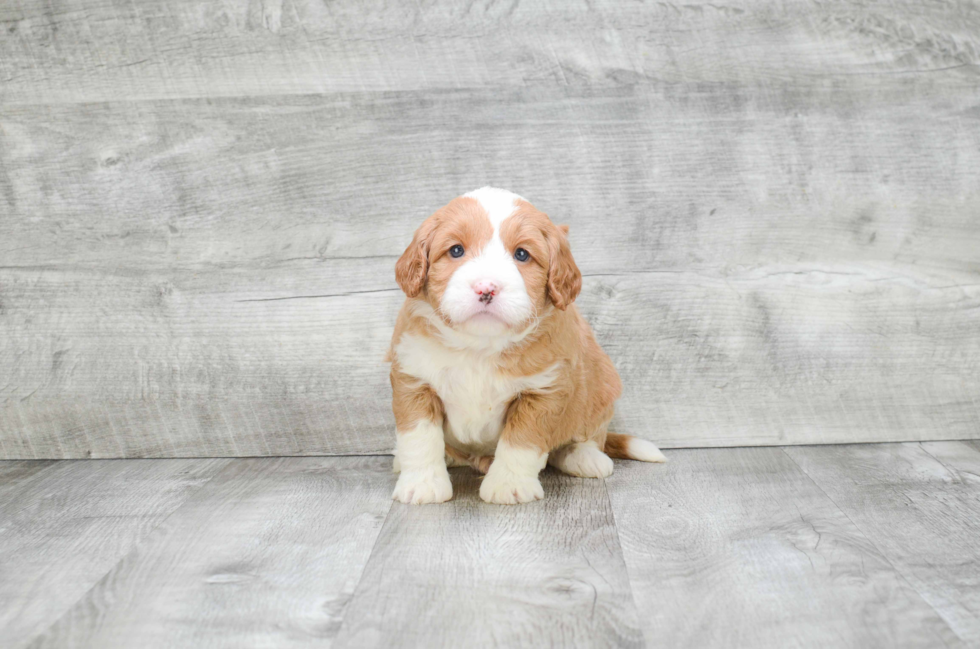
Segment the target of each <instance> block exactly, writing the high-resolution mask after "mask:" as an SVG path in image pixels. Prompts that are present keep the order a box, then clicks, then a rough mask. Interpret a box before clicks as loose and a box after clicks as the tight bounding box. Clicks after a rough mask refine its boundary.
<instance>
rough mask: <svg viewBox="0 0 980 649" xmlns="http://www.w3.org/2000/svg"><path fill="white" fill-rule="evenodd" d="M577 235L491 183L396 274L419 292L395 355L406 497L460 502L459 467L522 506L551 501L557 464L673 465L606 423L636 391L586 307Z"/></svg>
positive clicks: (435, 227)
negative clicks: (572, 241) (548, 490)
mask: <svg viewBox="0 0 980 649" xmlns="http://www.w3.org/2000/svg"><path fill="white" fill-rule="evenodd" d="M567 232H568V228H567V227H565V226H556V225H555V224H553V223H552V222H551V221H550V220H549V219H548V217H547V215H545V214H544V213H542V212H540V211H538V210H536V209H535V208H534V206H532V205H531V204H530V203H528V202H527V201H526V200H524V199H523V198H521V197H520V196H517V195H516V194H512V193H511V192H508V191H504V190H501V189H494V188H491V187H484V188H483V189H478V190H476V191H474V192H470V193H469V194H466V195H464V196H461V197H459V198H456V199H454V200H453V201H451V202H450V203H449V204H448V205H446V206H445V207H443V208H442V209H440V210H438V211H437V212H436V213H435V214H433V215H432V216H430V217H429V218H428V219H426V220H425V222H424V223H422V225H421V226H420V227H419V229H418V230H417V231H416V232H415V237H414V239H413V240H412V243H411V244H410V245H409V246H408V249H406V250H405V253H404V254H403V255H402V256H401V258H400V259H399V260H398V263H397V264H396V266H395V277H396V279H397V280H398V284H399V286H401V288H402V290H404V291H405V294H406V295H407V296H408V297H407V299H406V300H405V304H404V305H403V306H402V309H401V312H400V313H399V314H398V320H397V323H396V324H395V332H394V336H393V337H392V342H391V350H390V352H389V360H390V361H391V386H392V390H393V394H394V400H393V409H394V412H395V422H396V427H397V430H398V437H397V444H396V449H395V467H396V470H400V473H401V474H400V475H399V478H398V483H397V485H396V486H395V492H394V498H395V499H397V500H400V501H401V502H405V503H434V502H444V501H446V500H449V499H450V498H451V497H452V485H451V483H450V481H449V473H448V472H447V470H446V466H447V463H450V465H454V464H469V465H472V466H474V467H476V468H477V469H479V470H482V471H484V472H486V477H485V478H484V479H483V483H482V485H481V486H480V497H481V498H483V500H486V501H488V502H494V503H504V504H513V503H523V502H528V501H531V500H537V499H539V498H542V497H543V495H544V492H543V490H542V488H541V483H540V481H539V480H538V473H539V472H540V471H541V469H543V468H544V466H545V464H546V463H547V462H549V461H550V463H551V464H552V465H554V466H556V467H557V468H558V469H560V470H562V471H564V472H566V473H570V474H572V475H576V476H581V477H586V478H600V477H605V476H608V475H610V474H611V473H612V470H613V463H612V460H611V459H610V456H611V457H619V458H632V459H637V460H645V461H647V462H663V461H664V457H663V455H662V454H661V453H660V451H659V450H658V449H657V447H656V446H654V445H653V444H652V443H650V442H647V441H644V440H639V439H636V438H632V437H629V436H626V435H616V434H613V433H610V432H608V430H607V428H606V427H607V425H608V423H609V420H610V419H611V418H612V415H613V402H615V401H616V399H617V398H618V397H619V395H620V392H621V390H622V384H621V383H620V380H619V376H618V374H617V373H616V368H615V367H614V366H613V364H612V362H611V361H610V360H609V357H608V356H606V354H605V353H604V352H603V351H602V349H601V348H600V347H599V345H598V344H597V343H596V341H595V338H594V337H593V335H592V330H591V329H590V327H589V325H588V323H586V322H585V320H584V319H583V318H582V316H581V314H580V313H579V311H578V309H577V308H576V307H575V305H573V304H572V302H573V301H574V300H575V297H576V296H577V295H578V293H579V290H580V289H581V287H582V275H581V273H580V272H579V269H578V267H577V266H576V265H575V260H574V259H573V258H572V253H571V250H570V249H569V246H568V239H567V237H566V234H567ZM549 454H550V460H549Z"/></svg>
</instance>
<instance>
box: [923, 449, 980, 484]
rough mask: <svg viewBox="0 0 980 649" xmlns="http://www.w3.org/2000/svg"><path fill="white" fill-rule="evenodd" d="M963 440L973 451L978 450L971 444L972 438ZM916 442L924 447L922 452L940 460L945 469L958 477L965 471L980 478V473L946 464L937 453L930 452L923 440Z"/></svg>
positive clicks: (937, 460)
mask: <svg viewBox="0 0 980 649" xmlns="http://www.w3.org/2000/svg"><path fill="white" fill-rule="evenodd" d="M929 441H930V442H931V441H932V440H929ZM963 441H964V443H966V445H967V446H968V447H969V448H970V450H972V451H976V450H977V449H976V448H975V447H974V446H973V445H972V444H970V440H963ZM916 444H918V445H919V448H921V449H922V452H923V453H925V454H926V455H928V456H929V457H931V458H932V459H934V460H935V461H936V462H939V464H941V465H942V466H943V468H944V469H946V470H947V471H949V472H950V473H952V474H953V475H955V476H957V477H960V475H961V474H963V473H965V474H967V475H972V476H976V477H978V478H980V475H977V474H976V473H970V472H969V471H963V470H961V469H957V468H956V467H951V466H949V465H948V464H946V463H945V462H943V461H942V460H940V459H939V458H938V457H936V456H935V455H933V454H932V453H930V452H929V449H927V448H926V447H925V446H923V445H922V442H916Z"/></svg>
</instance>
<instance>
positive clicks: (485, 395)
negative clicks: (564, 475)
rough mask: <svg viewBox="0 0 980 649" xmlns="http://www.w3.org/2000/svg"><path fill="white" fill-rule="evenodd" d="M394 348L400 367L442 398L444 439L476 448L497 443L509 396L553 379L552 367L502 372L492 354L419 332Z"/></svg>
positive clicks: (490, 447)
mask: <svg viewBox="0 0 980 649" xmlns="http://www.w3.org/2000/svg"><path fill="white" fill-rule="evenodd" d="M395 353H396V354H397V356H398V364H399V366H400V367H401V369H402V371H404V372H405V373H406V374H409V375H411V376H415V377H417V378H419V379H421V380H423V381H425V382H426V383H428V384H429V385H430V386H432V388H433V389H434V390H435V391H436V394H438V395H439V398H440V399H442V404H443V407H444V408H445V411H446V422H445V424H444V426H443V430H444V432H445V435H446V441H447V442H449V443H450V444H452V445H453V446H457V447H460V448H463V449H466V450H469V451H472V452H475V453H492V452H493V450H494V449H495V448H496V446H497V439H498V438H499V437H500V432H501V430H503V426H504V418H505V416H506V414H507V406H508V405H509V404H510V402H511V401H512V400H513V399H514V397H516V396H517V395H518V394H520V393H521V392H523V391H524V390H528V389H541V388H544V387H547V385H550V383H551V382H552V381H553V380H554V377H553V374H554V372H553V368H550V369H549V370H548V371H546V372H543V373H542V374H536V375H533V376H526V377H510V376H505V375H503V374H501V373H500V372H499V371H498V369H497V367H496V365H495V363H494V361H493V356H487V355H482V354H477V353H474V352H470V351H466V350H456V349H450V348H447V347H445V346H443V345H442V344H440V343H439V342H438V341H436V340H433V339H430V338H425V337H421V336H414V335H405V336H403V337H402V340H401V341H400V342H399V344H398V346H397V348H396V350H395Z"/></svg>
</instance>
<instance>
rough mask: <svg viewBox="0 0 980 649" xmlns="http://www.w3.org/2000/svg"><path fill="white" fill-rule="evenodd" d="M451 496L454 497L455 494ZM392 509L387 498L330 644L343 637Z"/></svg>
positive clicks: (391, 501) (392, 504)
mask: <svg viewBox="0 0 980 649" xmlns="http://www.w3.org/2000/svg"><path fill="white" fill-rule="evenodd" d="M453 495H455V493H454V494H453ZM412 506H413V507H415V506H417V505H412ZM394 507H395V499H394V498H393V497H392V498H389V499H388V509H387V511H385V519H384V521H383V522H382V523H381V528H380V529H379V530H378V533H377V534H376V535H375V537H374V543H372V544H371V553H370V554H369V555H368V558H367V560H366V561H365V562H364V563H363V564H362V565H361V571H360V573H358V575H357V583H356V584H354V588H353V590H351V594H350V599H348V600H347V602H345V603H344V610H343V613H341V616H340V625H339V626H338V627H337V633H336V634H335V635H334V636H333V638H331V640H330V642H331V643H334V642H336V641H337V638H340V637H342V636H343V631H344V627H345V626H346V624H347V614H348V612H349V610H350V604H351V602H353V601H354V600H355V599H357V591H358V589H359V588H360V587H361V583H362V582H363V581H364V571H365V570H367V567H368V566H369V565H371V562H372V561H374V556H375V554H376V553H377V551H378V541H380V540H381V536H382V535H383V534H384V531H385V527H387V525H388V520H389V519H390V518H391V510H392V509H393V508H394Z"/></svg>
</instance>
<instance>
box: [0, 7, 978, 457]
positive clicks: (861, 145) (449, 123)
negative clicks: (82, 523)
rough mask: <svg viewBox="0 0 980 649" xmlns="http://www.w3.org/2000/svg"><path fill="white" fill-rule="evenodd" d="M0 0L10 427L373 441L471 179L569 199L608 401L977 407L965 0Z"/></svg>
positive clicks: (291, 446) (51, 434)
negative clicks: (430, 225)
mask: <svg viewBox="0 0 980 649" xmlns="http://www.w3.org/2000/svg"><path fill="white" fill-rule="evenodd" d="M498 5H500V6H498ZM406 21H407V22H406ZM0 23H2V29H3V30H4V31H3V32H0V33H3V34H4V36H5V37H4V38H2V39H0V80H2V83H0V106H2V110H0V210H3V211H4V214H5V216H6V217H7V218H2V219H0V457H6V458H24V459H33V458H57V457H174V456H254V455H280V454H281V455H313V454H323V453H329V454H343V453H377V452H384V451H387V450H389V449H390V448H391V446H392V438H393V432H392V429H393V420H392V417H391V414H390V404H389V398H390V390H389V387H388V382H387V376H386V367H385V366H384V365H383V363H382V362H381V358H382V356H383V354H384V351H385V348H386V346H387V343H388V339H389V336H390V333H391V328H392V324H393V319H394V316H395V313H396V311H397V308H398V305H399V303H400V300H401V295H400V293H399V291H398V290H397V287H396V286H395V283H394V279H393V271H392V267H393V264H394V261H395V259H396V258H397V256H398V255H399V254H400V253H401V251H402V249H403V247H404V246H405V245H406V242H407V241H409V239H410V236H411V232H412V231H413V230H414V228H415V227H416V226H417V225H418V223H419V222H420V221H421V220H422V219H423V218H424V217H425V216H426V215H427V214H428V213H430V212H431V211H433V210H434V209H435V208H437V207H438V206H440V205H442V204H444V203H445V202H446V201H447V200H448V199H449V198H451V197H452V196H455V195H457V194H459V193H461V192H464V191H467V190H470V189H473V188H475V187H478V186H480V185H483V184H486V183H491V184H495V185H500V186H505V187H508V188H511V189H513V190H515V191H518V192H520V193H522V194H524V195H526V196H527V197H528V198H529V199H531V200H532V201H534V202H535V203H536V204H537V205H538V206H539V207H541V208H542V209H544V210H545V211H547V212H548V213H550V214H551V215H552V216H553V217H554V218H555V219H556V220H558V221H560V222H566V223H569V224H570V225H571V228H572V234H571V240H572V246H573V250H574V252H575V255H576V259H577V261H578V263H579V265H580V266H581V268H582V269H583V271H584V272H585V274H586V283H585V291H584V293H583V295H582V297H581V298H580V305H581V307H582V308H583V310H584V311H585V313H586V315H587V316H588V317H589V318H590V320H591V321H592V322H593V324H594V326H595V328H596V331H597V333H598V336H599V339H600V342H601V343H602V344H603V345H604V346H605V347H606V349H607V350H608V351H609V352H610V354H611V355H612V357H613V359H614V361H615V362H616V364H617V366H618V367H619V369H620V371H621V373H622V374H623V378H624V383H625V386H626V390H625V395H624V398H623V400H622V402H621V407H620V410H619V415H618V418H617V420H616V421H615V422H614V425H615V426H616V428H617V429H619V430H620V431H621V432H626V433H632V434H636V435H640V436H643V437H647V438H650V439H654V440H656V441H657V442H658V443H659V444H661V445H662V446H664V447H678V446H724V445H739V444H786V443H790V444H796V443H818V442H819V443H823V442H857V441H881V440H888V441H895V440H914V439H932V440H937V439H951V438H968V437H977V436H978V435H980V406H978V402H977V400H976V394H977V393H978V390H980V377H978V375H977V373H976V372H975V371H974V369H975V368H976V367H977V365H978V363H980V338H978V337H977V336H976V335H975V332H976V330H977V327H978V326H980V279H978V276H980V257H978V255H977V252H976V251H977V250H978V249H980V220H978V219H977V218H976V217H977V214H980V190H978V187H977V184H976V182H975V180H976V178H975V176H976V173H975V170H976V169H977V168H980V112H978V110H977V99H976V98H977V96H980V75H978V74H977V65H976V64H977V55H978V51H980V49H978V45H977V34H978V33H980V13H978V12H977V10H976V8H975V7H973V5H970V4H963V3H937V4H930V5H927V6H926V5H922V4H921V3H918V2H896V3H888V4H887V5H878V4H864V3H860V2H857V3H847V4H841V3H836V2H828V3H820V4H814V3H805V2H787V3H778V4H777V3H770V2H761V3H734V4H729V5H725V6H721V5H685V6H680V5H671V4H669V3H652V4H649V3H635V4H633V3H631V4H628V5H626V4H623V3H612V2H608V3H606V2H598V3H596V2H593V3H588V4H587V5H586V4H582V5H579V4H577V3H564V2H562V3H559V2H551V3H547V2H524V3H519V4H518V3H514V4H509V3H508V4H502V3H489V4H488V5H487V6H481V5H474V4H471V5H469V7H468V8H467V7H456V6H453V5H445V6H444V5H424V6H423V5H414V4H413V5H412V6H411V7H407V6H404V7H403V6H402V5H398V4H397V3H396V4H395V5H389V4H383V5H377V6H375V5H374V4H372V3H369V2H358V3H346V4H341V5H338V4H336V3H331V5H330V6H329V7H326V6H324V5H322V4H321V3H313V2H305V1H298V2H292V3H288V4H286V5H280V4H277V3H275V2H272V3H268V2H266V3H262V4H261V6H259V5H258V4H256V3H244V2H242V3H236V2H226V3H222V4H215V3H209V2H203V1H197V0H184V1H181V2H174V3H167V4H166V6H161V5H159V4H158V3H149V2H144V1H142V0H139V1H137V2H127V3H121V4H120V3H85V2H82V1H81V0H66V2H62V3H59V4H58V5H57V6H52V5H48V4H44V3H40V2H38V1H37V0H22V1H21V2H19V3H17V4H16V5H5V6H4V7H0Z"/></svg>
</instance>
